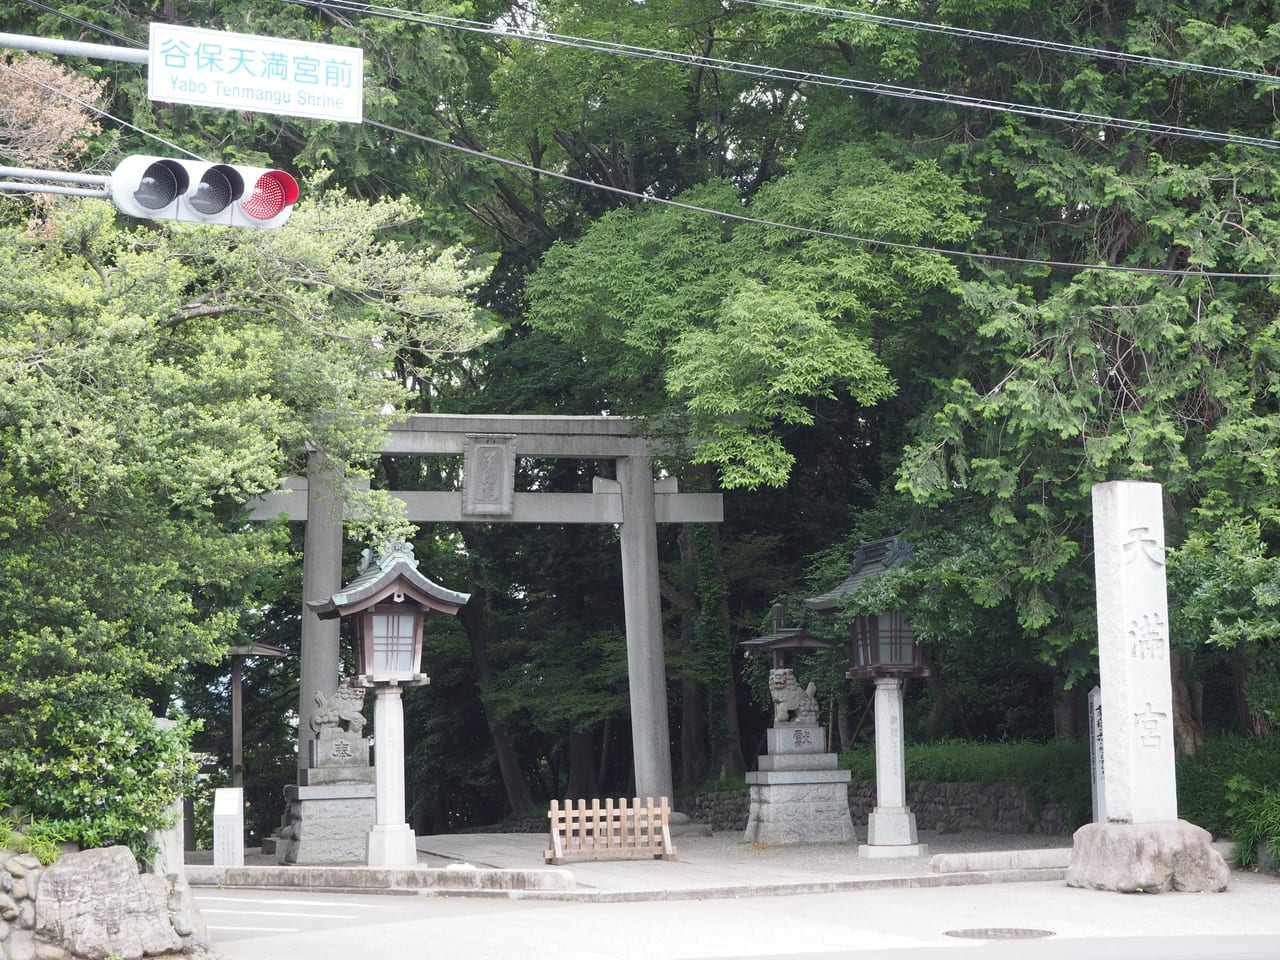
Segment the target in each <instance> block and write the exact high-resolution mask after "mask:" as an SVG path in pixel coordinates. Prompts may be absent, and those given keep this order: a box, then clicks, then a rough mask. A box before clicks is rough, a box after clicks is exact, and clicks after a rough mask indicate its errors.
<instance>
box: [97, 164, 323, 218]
mask: <svg viewBox="0 0 1280 960" xmlns="http://www.w3.org/2000/svg"><path fill="white" fill-rule="evenodd" d="M109 189H110V191H111V202H112V203H114V204H115V205H116V207H117V209H119V210H120V211H121V212H122V213H127V214H129V216H131V217H139V218H141V219H143V220H183V221H186V222H188V223H214V224H221V225H222V226H228V227H257V228H259V229H264V230H269V229H272V228H273V227H279V226H283V225H284V223H285V221H286V220H288V219H289V214H291V213H292V212H293V205H294V203H295V202H296V201H297V199H298V181H296V180H294V179H293V177H291V176H290V175H289V174H287V173H285V172H284V171H283V170H271V169H268V168H266V167H243V166H238V165H234V166H233V165H231V164H226V163H207V162H205V161H203V160H171V159H168V158H166V157H126V158H125V159H124V160H122V161H121V162H120V165H119V166H117V167H116V169H115V171H114V172H113V173H112V174H111V182H110V186H109Z"/></svg>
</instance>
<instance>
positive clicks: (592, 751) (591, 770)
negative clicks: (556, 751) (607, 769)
mask: <svg viewBox="0 0 1280 960" xmlns="http://www.w3.org/2000/svg"><path fill="white" fill-rule="evenodd" d="M564 789H565V797H566V798H567V799H570V800H592V799H596V798H599V796H600V783H599V781H598V780H596V747H595V737H593V736H592V735H591V730H590V729H587V730H570V731H569V782H568V783H567V784H566V785H565V788H564Z"/></svg>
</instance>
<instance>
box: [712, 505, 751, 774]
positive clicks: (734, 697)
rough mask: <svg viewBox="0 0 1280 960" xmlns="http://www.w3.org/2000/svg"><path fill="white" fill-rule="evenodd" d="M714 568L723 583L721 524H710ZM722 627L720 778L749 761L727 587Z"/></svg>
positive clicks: (742, 769) (737, 771)
mask: <svg viewBox="0 0 1280 960" xmlns="http://www.w3.org/2000/svg"><path fill="white" fill-rule="evenodd" d="M710 539H711V549H712V556H711V558H710V560H711V562H712V568H713V569H714V571H715V576H716V577H717V578H718V579H719V580H720V582H721V583H723V582H724V581H725V573H724V554H723V551H722V549H721V543H720V528H719V527H718V526H717V525H715V524H711V525H710ZM720 596H721V600H720V601H719V605H720V631H721V636H722V637H723V642H724V648H723V649H724V660H723V661H722V663H723V664H724V697H723V701H724V704H723V708H724V741H723V742H722V743H721V745H720V778H721V779H722V780H732V779H736V778H737V777H741V776H743V775H745V774H746V772H747V762H746V760H745V759H744V758H743V755H742V729H741V728H740V727H739V725H738V680H737V672H736V671H735V669H734V657H735V656H736V653H737V651H736V650H735V649H734V643H733V629H732V625H731V623H732V621H731V620H730V617H729V599H728V591H727V590H724V591H720Z"/></svg>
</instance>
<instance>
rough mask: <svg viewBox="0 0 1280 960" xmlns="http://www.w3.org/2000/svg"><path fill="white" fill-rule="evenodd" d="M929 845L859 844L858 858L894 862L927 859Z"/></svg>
mask: <svg viewBox="0 0 1280 960" xmlns="http://www.w3.org/2000/svg"><path fill="white" fill-rule="evenodd" d="M928 855H929V845H928V844H927V843H897V844H893V845H885V844H870V843H860V844H858V856H860V857H863V858H864V859H867V860H893V859H895V858H900V857H927V856H928Z"/></svg>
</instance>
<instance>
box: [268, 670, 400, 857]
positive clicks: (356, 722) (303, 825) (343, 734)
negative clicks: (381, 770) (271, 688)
mask: <svg viewBox="0 0 1280 960" xmlns="http://www.w3.org/2000/svg"><path fill="white" fill-rule="evenodd" d="M357 690H358V688H355V687H354V686H352V685H351V684H350V683H348V682H346V681H344V683H343V685H342V686H340V687H339V692H338V693H337V694H335V695H334V696H333V697H332V698H328V699H324V698H317V700H318V701H320V707H321V709H320V711H319V712H318V713H317V721H316V722H315V724H314V726H315V729H316V738H315V739H314V740H311V741H309V742H308V744H307V746H308V753H309V755H308V757H307V765H306V766H305V767H303V768H302V769H301V770H299V771H298V784H297V786H288V787H285V790H284V797H285V801H286V809H285V815H284V825H283V827H282V828H281V830H280V836H279V838H278V839H277V841H276V855H277V857H278V859H279V861H280V863H290V864H321V863H364V862H365V859H366V856H367V849H366V847H367V837H368V835H369V831H370V829H372V827H373V825H374V823H375V822H376V817H377V806H376V787H375V783H374V769H373V767H372V766H370V764H369V740H368V738H366V737H364V736H362V733H363V729H364V723H363V721H364V718H363V716H361V714H360V713H359V712H358V709H357V708H356V706H355V704H356V703H357V702H358V701H359V700H363V697H364V693H363V691H358V693H357ZM343 725H345V729H344V728H343Z"/></svg>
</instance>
